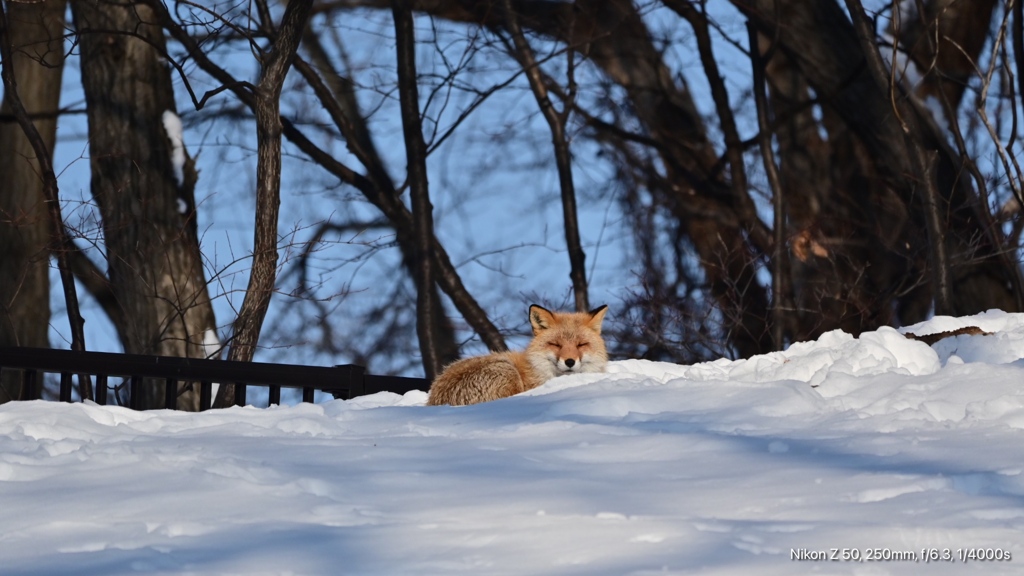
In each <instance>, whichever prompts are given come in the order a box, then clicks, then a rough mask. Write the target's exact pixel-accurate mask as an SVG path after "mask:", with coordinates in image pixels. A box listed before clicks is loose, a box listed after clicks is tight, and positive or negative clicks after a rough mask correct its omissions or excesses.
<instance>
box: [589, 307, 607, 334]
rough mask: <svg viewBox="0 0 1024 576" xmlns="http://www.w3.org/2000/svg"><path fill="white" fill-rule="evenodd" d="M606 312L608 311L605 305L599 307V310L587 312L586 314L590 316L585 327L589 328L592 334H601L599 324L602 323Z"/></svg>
mask: <svg viewBox="0 0 1024 576" xmlns="http://www.w3.org/2000/svg"><path fill="white" fill-rule="evenodd" d="M607 311H608V305H607V304H606V305H604V306H601V307H599V308H594V309H593V310H591V311H590V312H588V314H590V321H589V322H587V326H589V327H590V329H591V330H593V331H594V332H597V333H598V334H600V333H601V322H602V321H604V314H605V312H607Z"/></svg>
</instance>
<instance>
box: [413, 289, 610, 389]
mask: <svg viewBox="0 0 1024 576" xmlns="http://www.w3.org/2000/svg"><path fill="white" fill-rule="evenodd" d="M607 311H608V307H607V306H601V307H600V308H596V309H594V310H591V311H590V312H551V311H549V310H545V309H544V308H541V307H540V306H537V305H536V304H535V305H533V306H530V326H531V327H532V328H533V341H531V342H530V345H529V346H527V347H526V350H523V351H521V352H494V353H492V354H487V355H485V356H476V357H473V358H464V359H462V360H459V361H457V362H454V363H452V364H450V365H449V366H448V367H447V368H445V370H444V372H442V373H441V375H439V376H438V377H437V378H436V379H435V380H434V383H433V384H432V385H431V386H430V395H429V397H428V398H427V405H430V406H436V405H440V404H451V405H453V406H462V405H466V404H476V403H479V402H489V401H491V400H497V399H499V398H507V397H509V396H514V395H516V394H519V393H520V392H525V391H527V390H530V389H533V388H536V387H537V386H540V385H541V384H543V383H545V382H547V381H548V380H550V379H552V378H554V377H556V376H563V375H565V374H579V373H581V372H604V370H605V366H607V364H608V352H607V351H606V350H605V345H604V339H603V338H602V337H601V322H602V321H603V320H604V315H605V312H607Z"/></svg>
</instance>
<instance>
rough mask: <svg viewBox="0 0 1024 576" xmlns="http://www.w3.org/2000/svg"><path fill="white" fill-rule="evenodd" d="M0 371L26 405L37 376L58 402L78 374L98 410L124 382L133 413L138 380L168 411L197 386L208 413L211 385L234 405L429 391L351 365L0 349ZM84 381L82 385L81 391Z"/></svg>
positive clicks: (424, 385) (37, 389)
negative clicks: (257, 390) (156, 384)
mask: <svg viewBox="0 0 1024 576" xmlns="http://www.w3.org/2000/svg"><path fill="white" fill-rule="evenodd" d="M0 370H17V371H20V372H21V373H22V378H23V382H24V392H23V395H22V396H23V398H24V399H26V400H37V399H40V398H41V397H42V389H43V381H42V377H41V375H42V374H46V373H51V374H60V395H59V398H60V400H61V401H63V402H71V401H72V399H73V394H72V390H73V387H74V377H75V376H76V375H77V376H78V378H79V385H80V386H79V388H80V394H79V395H80V396H82V397H89V396H91V389H92V386H91V384H92V382H93V381H94V382H95V398H93V399H94V400H95V401H96V403H97V404H103V405H106V404H107V403H108V400H109V399H110V396H111V394H110V390H111V388H110V378H112V377H113V378H124V379H125V382H126V385H127V386H128V387H129V388H130V395H129V398H130V401H129V404H128V405H129V407H131V408H138V405H137V399H138V398H139V397H140V394H139V391H140V389H141V387H142V386H143V379H157V380H162V381H163V382H164V383H165V384H166V386H165V387H164V388H165V394H164V406H165V407H167V408H176V406H177V397H178V383H179V382H192V383H197V384H198V386H199V407H200V410H207V409H209V408H210V405H211V403H212V400H213V398H212V391H213V384H214V383H219V384H234V385H235V399H234V400H235V404H237V405H239V406H244V405H245V404H246V400H245V399H246V392H247V388H248V387H250V386H262V387H266V388H267V389H268V390H269V394H268V396H269V404H280V403H281V389H282V388H291V389H300V390H302V401H303V402H313V397H314V394H315V392H316V391H321V392H325V393H328V394H331V395H333V396H334V397H335V398H342V399H347V398H352V397H355V396H362V395H364V394H373V393H375V392H395V393H397V394H404V393H406V392H409V391H410V390H427V389H428V387H429V386H430V382H429V381H428V380H426V379H423V378H405V377H401V376H375V375H372V374H366V369H365V368H363V367H362V366H356V365H352V364H346V365H341V366H334V367H326V366H294V365H290V364H270V363H266V362H232V361H228V360H204V359H199V358H177V357H170V356H142V355H138V354H112V353H109V352H76V351H72V350H52V349H45V348H0ZM93 379H94V380H93ZM83 382H85V383H87V384H86V385H85V386H82V384H83ZM82 391H84V394H83V393H82Z"/></svg>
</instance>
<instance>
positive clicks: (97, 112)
mask: <svg viewBox="0 0 1024 576" xmlns="http://www.w3.org/2000/svg"><path fill="white" fill-rule="evenodd" d="M71 8H72V13H73V15H74V19H75V27H76V33H77V35H78V40H79V44H80V46H81V58H82V68H83V70H84V71H85V72H84V73H83V74H82V85H83V89H84V92H85V99H86V105H87V108H88V119H89V150H90V159H89V160H90V167H91V170H92V186H91V188H92V197H93V199H94V201H95V202H96V205H97V206H98V208H99V212H100V215H101V217H102V220H103V246H104V248H105V250H106V257H107V266H108V275H107V276H108V278H109V283H110V286H111V290H112V292H113V296H114V299H115V300H116V303H117V306H118V307H119V308H120V309H121V311H122V314H121V315H119V317H118V318H119V319H120V320H121V321H122V322H124V325H123V326H122V327H119V332H120V333H121V334H123V342H122V344H123V346H124V349H125V351H126V352H130V353H136V354H158V355H165V356H183V357H192V358H203V357H205V356H206V354H207V352H206V349H205V347H204V341H205V339H206V338H207V334H208V333H209V332H211V331H215V330H216V323H215V321H214V315H213V308H212V306H211V304H210V298H209V294H208V292H207V282H206V278H205V273H204V270H203V267H202V259H201V255H200V250H199V240H198V237H197V231H196V224H195V218H196V212H195V210H196V206H195V198H194V186H195V182H196V174H195V170H194V168H193V167H192V165H191V163H189V162H187V160H186V158H187V156H186V152H185V150H184V143H183V142H180V141H172V138H174V139H175V140H176V139H177V138H178V137H179V136H180V135H179V134H178V133H177V132H179V130H180V129H178V128H176V127H175V124H176V123H178V122H180V121H178V120H177V114H176V110H177V108H176V106H175V102H174V91H173V87H172V85H171V75H170V72H169V70H168V68H167V66H166V65H165V61H166V48H165V42H164V36H163V31H162V29H161V28H160V27H159V26H157V25H154V24H153V22H154V21H155V18H154V15H153V12H152V11H151V10H150V8H149V7H148V6H146V5H144V4H138V3H127V4H126V3H117V2H106V1H100V2H86V1H74V2H72V3H71ZM174 153H177V154H178V157H179V161H178V163H175V161H173V160H172V154H174ZM163 386H164V384H163V383H162V382H152V383H148V384H147V385H146V386H144V387H143V390H142V396H143V397H142V398H141V399H137V402H138V404H139V405H140V406H143V407H157V406H162V405H163V398H164V393H163ZM179 387H180V392H179V393H180V394H181V396H179V403H178V405H179V407H181V408H187V409H192V410H196V409H198V407H199V404H198V403H199V394H198V390H196V389H195V387H192V386H190V385H189V383H184V382H183V383H179Z"/></svg>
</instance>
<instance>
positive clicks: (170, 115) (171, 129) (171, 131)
mask: <svg viewBox="0 0 1024 576" xmlns="http://www.w3.org/2000/svg"><path fill="white" fill-rule="evenodd" d="M162 120H163V124H164V130H165V131H166V132H167V139H168V140H170V141H171V165H172V166H173V167H174V179H175V181H176V182H177V183H178V187H179V188H180V187H181V186H182V185H183V184H184V183H185V172H184V170H185V138H184V136H183V128H182V126H181V118H179V117H178V115H177V114H175V113H174V112H172V111H170V110H164V113H163V118H162ZM178 211H179V212H182V213H184V211H183V210H182V209H181V207H180V205H179V207H178Z"/></svg>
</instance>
